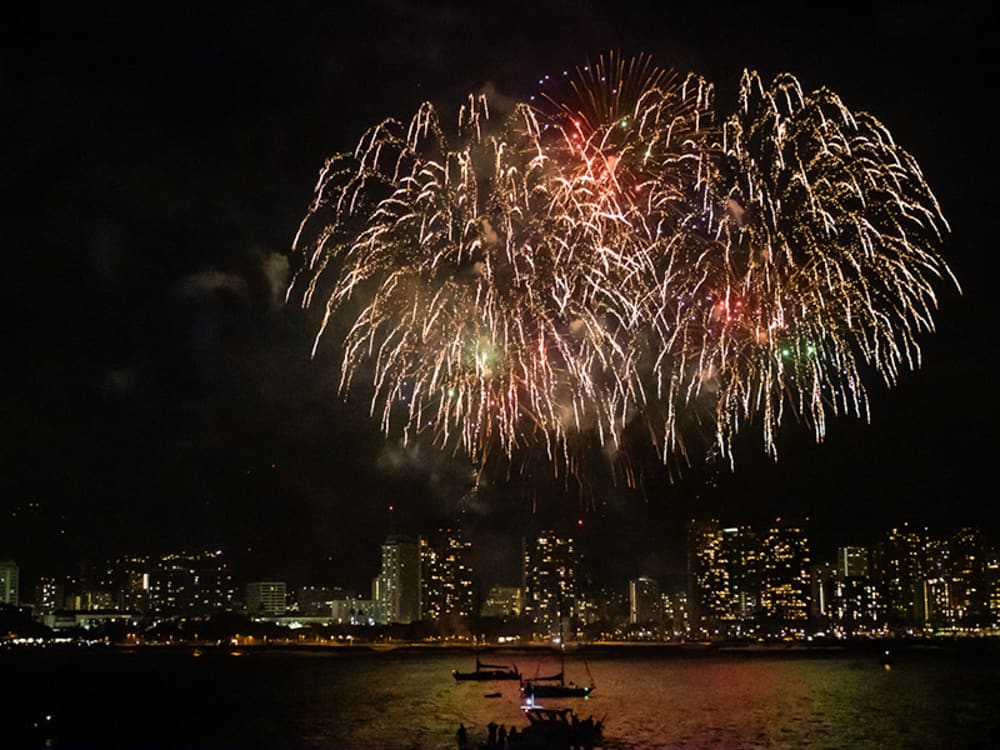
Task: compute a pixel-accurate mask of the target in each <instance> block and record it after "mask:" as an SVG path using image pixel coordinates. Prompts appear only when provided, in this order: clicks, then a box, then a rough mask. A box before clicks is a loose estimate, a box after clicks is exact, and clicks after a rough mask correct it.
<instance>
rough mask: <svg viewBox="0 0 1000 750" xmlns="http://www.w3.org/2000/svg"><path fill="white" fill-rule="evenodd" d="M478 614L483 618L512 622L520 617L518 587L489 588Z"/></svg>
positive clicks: (519, 588)
mask: <svg viewBox="0 0 1000 750" xmlns="http://www.w3.org/2000/svg"><path fill="white" fill-rule="evenodd" d="M480 614H481V615H482V616H483V617H498V618H500V619H502V620H512V619H514V618H515V617H520V616H521V587H520V586H491V587H490V591H489V593H488V594H487V595H486V601H484V602H483V606H482V610H481V612H480Z"/></svg>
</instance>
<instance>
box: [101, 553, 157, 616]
mask: <svg viewBox="0 0 1000 750" xmlns="http://www.w3.org/2000/svg"><path fill="white" fill-rule="evenodd" d="M149 570H150V565H149V559H148V558H146V557H143V556H139V555H122V556H121V557H118V558H115V559H114V560H109V561H108V563H107V565H106V566H105V571H104V576H103V578H102V580H101V582H100V583H101V588H102V589H104V590H107V591H111V593H112V597H113V599H114V604H113V607H114V608H115V609H120V610H123V611H126V612H145V611H146V609H147V608H148V606H149V605H148V598H149Z"/></svg>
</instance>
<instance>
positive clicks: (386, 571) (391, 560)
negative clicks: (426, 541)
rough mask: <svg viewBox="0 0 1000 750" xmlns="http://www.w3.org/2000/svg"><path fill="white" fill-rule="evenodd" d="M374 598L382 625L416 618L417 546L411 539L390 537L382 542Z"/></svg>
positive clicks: (417, 602)
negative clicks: (380, 610)
mask: <svg viewBox="0 0 1000 750" xmlns="http://www.w3.org/2000/svg"><path fill="white" fill-rule="evenodd" d="M377 597H378V601H379V605H380V607H381V609H382V612H383V613H384V616H385V620H386V622H390V623H392V622H398V623H407V622H414V621H416V620H419V619H420V616H421V614H420V546H419V545H418V543H417V541H416V540H415V539H411V538H409V537H405V536H399V535H392V536H390V537H389V538H388V539H386V540H385V543H384V544H383V545H382V572H381V573H380V575H379V584H378V592H377Z"/></svg>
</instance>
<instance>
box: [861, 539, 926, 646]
mask: <svg viewBox="0 0 1000 750" xmlns="http://www.w3.org/2000/svg"><path fill="white" fill-rule="evenodd" d="M926 551H927V534H926V530H920V531H918V530H915V529H911V528H910V527H909V525H904V526H903V527H902V528H896V529H892V530H891V531H889V532H888V533H887V534H886V535H885V536H884V537H883V538H882V540H881V541H880V542H879V543H878V544H877V545H876V546H875V550H874V553H873V555H872V560H873V563H874V576H873V577H874V579H875V583H876V585H877V586H878V589H879V591H880V592H881V595H882V601H883V606H884V608H885V616H886V620H887V622H888V624H889V625H890V626H891V627H893V628H896V629H910V628H913V627H916V626H922V625H923V623H924V622H925V620H926V614H927V613H926V605H925V601H924V580H925V577H926V576H925V571H924V566H925V557H926ZM941 570H942V572H943V571H944V568H943V567H942V568H941ZM936 575H937V574H936V573H935V574H933V576H934V577H936Z"/></svg>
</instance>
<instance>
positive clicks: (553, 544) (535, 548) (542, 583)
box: [523, 531, 577, 635]
mask: <svg viewBox="0 0 1000 750" xmlns="http://www.w3.org/2000/svg"><path fill="white" fill-rule="evenodd" d="M523 558H524V603H523V613H524V615H525V616H527V617H528V618H530V619H531V621H532V622H534V623H535V625H536V627H538V628H539V630H540V632H543V633H546V634H549V635H559V634H560V633H562V630H563V626H564V620H571V619H573V618H574V617H575V616H576V593H577V591H576V569H577V554H576V546H575V543H574V540H573V538H572V537H569V536H566V535H563V534H557V533H556V532H554V531H542V532H539V534H538V536H537V537H536V538H535V539H534V540H533V543H532V544H529V543H528V542H527V541H526V540H525V541H524V543H523Z"/></svg>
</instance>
